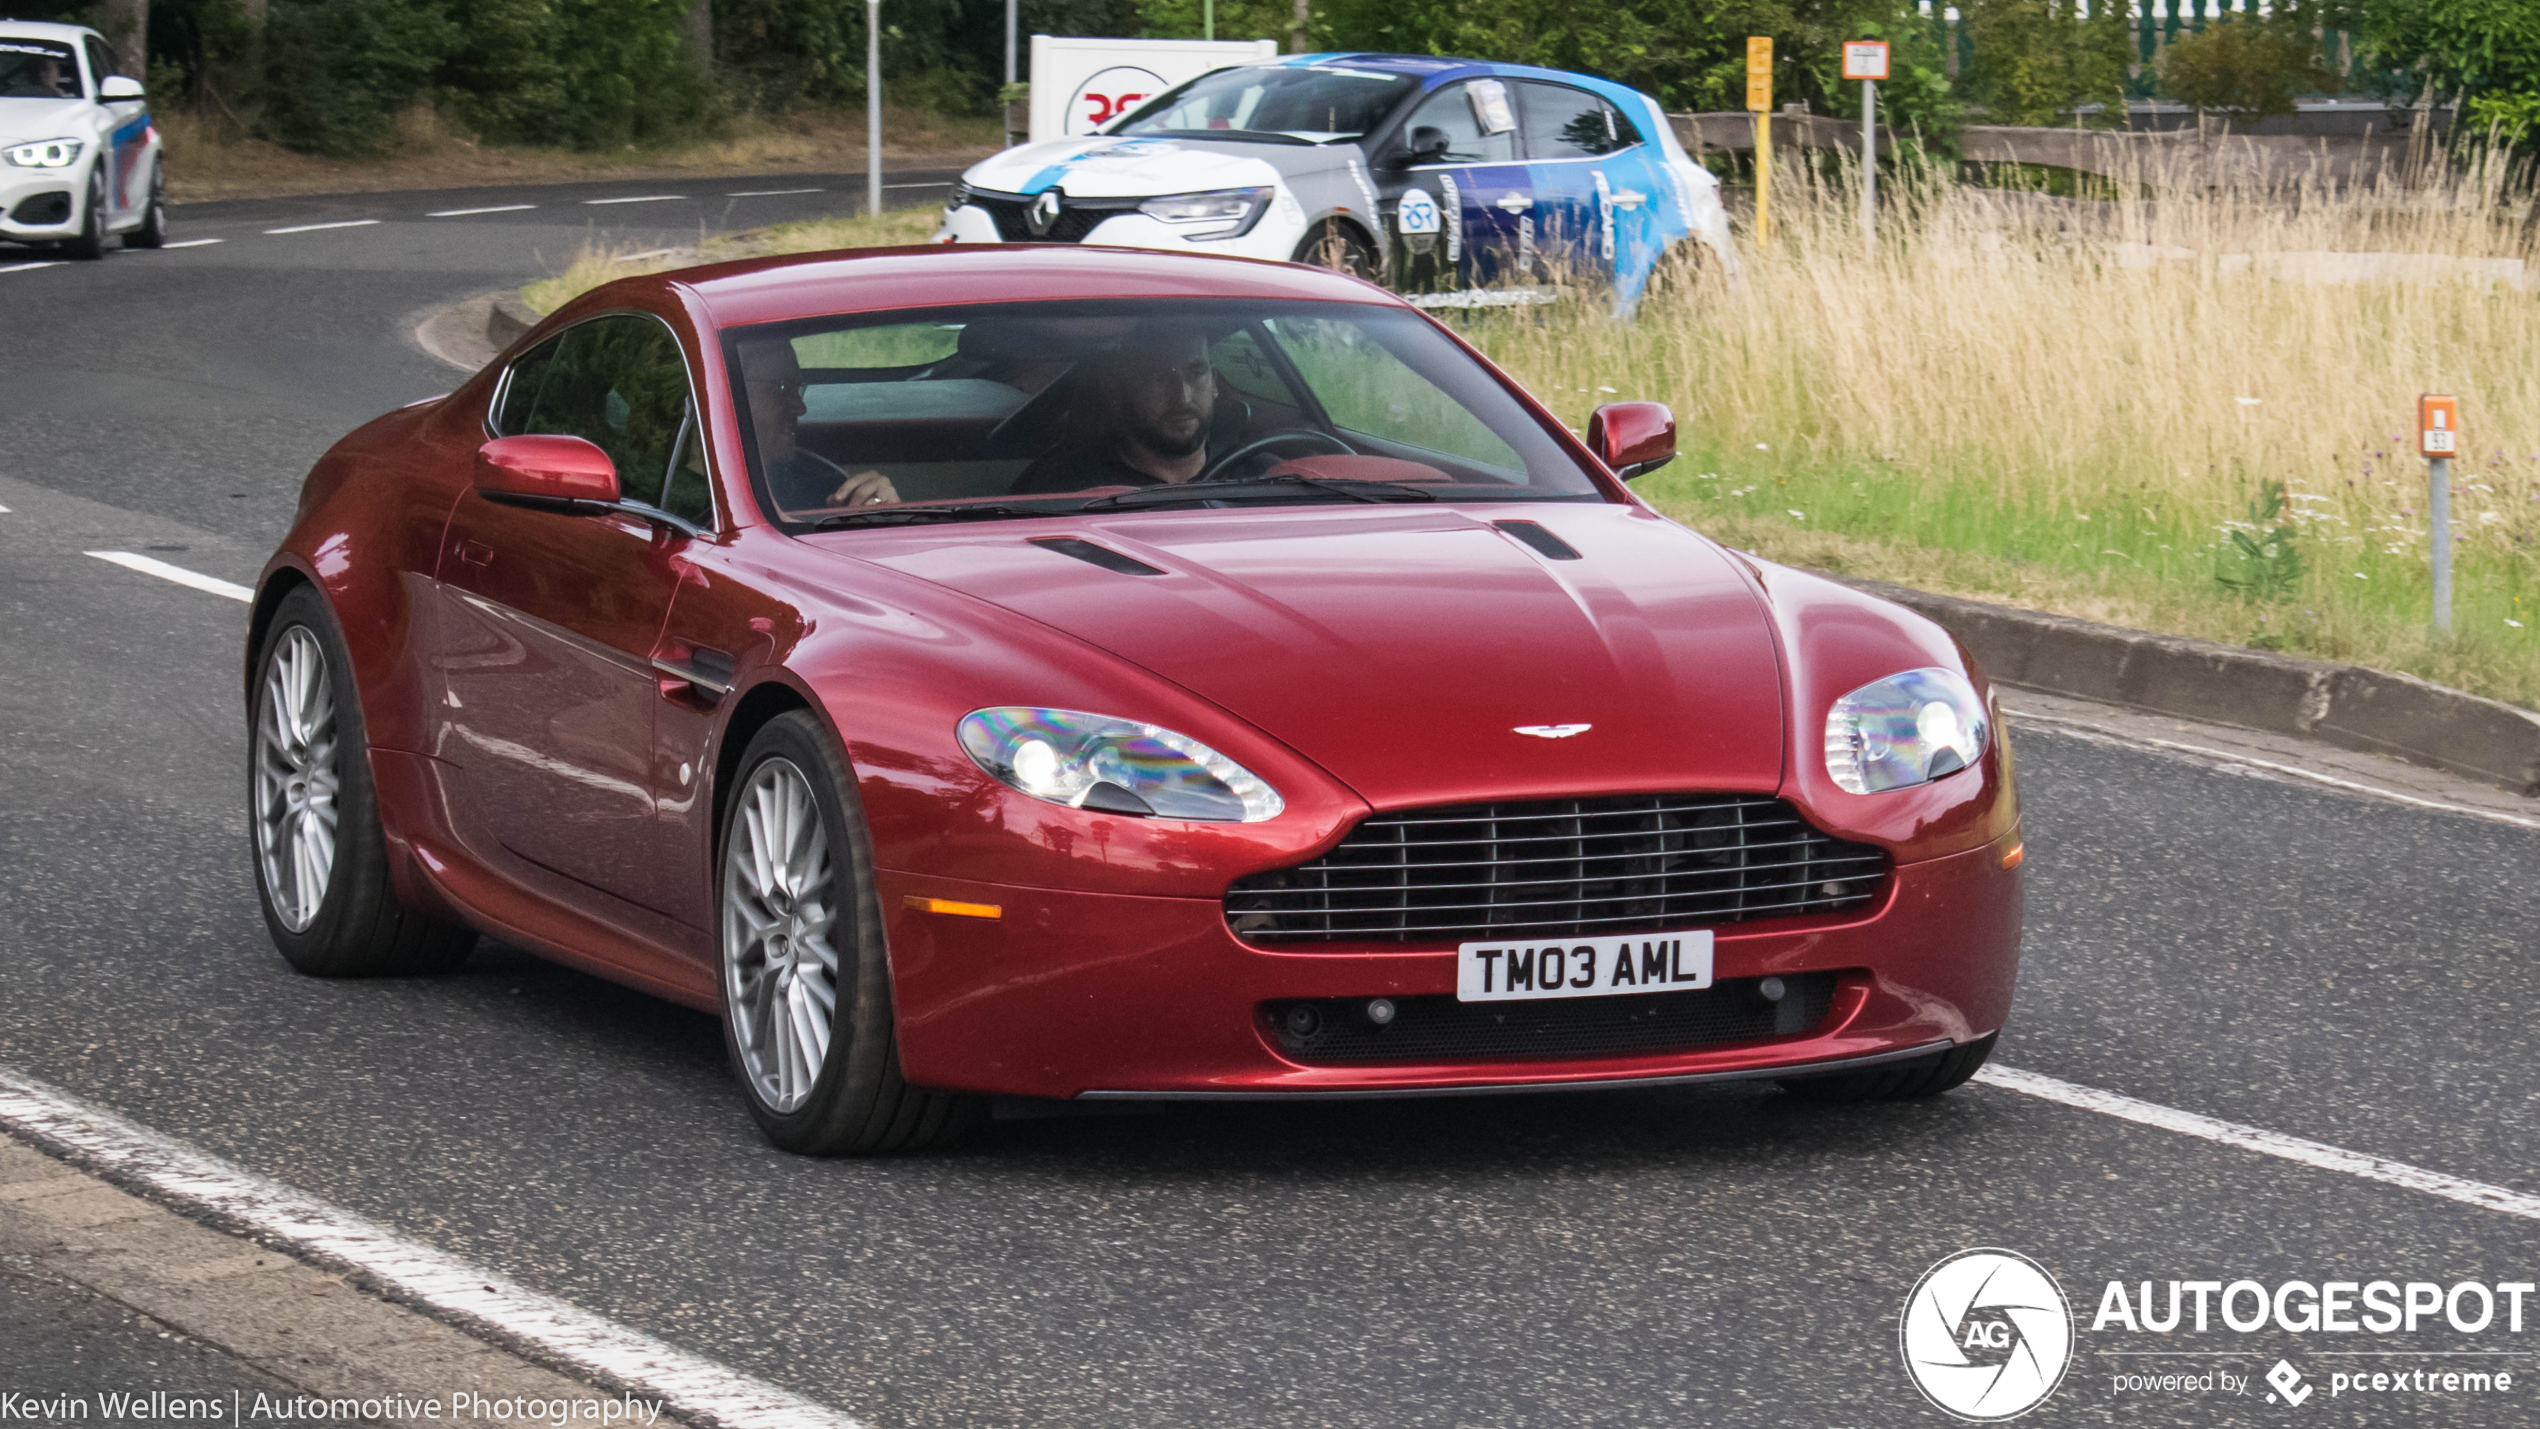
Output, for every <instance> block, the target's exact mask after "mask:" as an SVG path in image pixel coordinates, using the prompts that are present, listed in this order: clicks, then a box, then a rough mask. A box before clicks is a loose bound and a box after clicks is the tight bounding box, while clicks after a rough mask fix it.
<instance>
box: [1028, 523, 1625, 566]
mask: <svg viewBox="0 0 2540 1429" xmlns="http://www.w3.org/2000/svg"><path fill="white" fill-rule="evenodd" d="M1549 534H1550V533H1548V532H1547V533H1546V535H1547V536H1548V535H1549ZM1032 544H1033V545H1035V546H1038V547H1040V548H1042V549H1043V550H1047V551H1056V552H1058V553H1059V554H1060V555H1062V556H1074V557H1075V558H1076V559H1078V560H1080V561H1083V562H1085V563H1086V564H1087V565H1094V566H1100V567H1102V568H1103V569H1104V570H1106V571H1117V572H1119V573H1120V574H1122V575H1124V576H1160V575H1162V574H1164V572H1163V571H1161V570H1158V569H1157V568H1155V567H1154V566H1150V565H1148V564H1147V563H1146V562H1144V561H1141V560H1139V559H1137V558H1136V557H1134V556H1124V555H1122V554H1120V553H1119V552H1118V551H1115V550H1113V549H1111V548H1110V547H1109V546H1098V545H1095V544H1094V543H1093V542H1091V541H1080V540H1078V539H1077V538H1075V537H1074V536H1035V537H1034V538H1032ZM1556 544H1557V543H1556ZM1563 549H1565V550H1566V549H1568V548H1567V547H1564V548H1563ZM1573 554H1576V553H1575V552H1574V553H1573Z"/></svg>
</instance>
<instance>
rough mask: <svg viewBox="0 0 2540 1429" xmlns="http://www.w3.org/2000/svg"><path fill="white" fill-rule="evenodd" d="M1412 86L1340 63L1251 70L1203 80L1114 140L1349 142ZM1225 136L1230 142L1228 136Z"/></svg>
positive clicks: (1146, 110)
mask: <svg viewBox="0 0 2540 1429" xmlns="http://www.w3.org/2000/svg"><path fill="white" fill-rule="evenodd" d="M1418 84H1419V81H1418V80H1415V79H1413V78H1411V77H1410V76H1409V75H1400V74H1380V73H1378V72H1376V71H1375V70H1367V69H1351V68H1349V67H1347V66H1345V65H1258V66H1246V67H1244V68H1241V69H1221V70H1218V71H1216V72H1215V73H1213V74H1204V75H1201V76H1200V77H1199V78H1197V79H1195V80H1192V81H1191V82H1190V83H1188V84H1185V85H1183V86H1181V87H1180V88H1178V89H1171V90H1167V91H1165V92H1164V93H1163V94H1160V95H1158V96H1156V97H1155V98H1154V99H1152V100H1150V101H1148V102H1147V104H1146V105H1145V106H1144V107H1143V108H1141V109H1139V110H1138V111H1137V112H1135V113H1133V114H1131V115H1130V116H1129V117H1128V118H1126V119H1124V120H1121V121H1120V122H1119V123H1117V124H1115V125H1113V126H1112V127H1111V129H1110V130H1109V131H1108V132H1110V133H1113V134H1192V133H1207V132H1209V131H1212V130H1214V131H1232V133H1250V134H1275V135H1278V136H1280V137H1282V138H1288V139H1301V140H1303V141H1305V142H1306V143H1309V144H1324V143H1329V142H1331V141H1332V140H1334V139H1356V138H1359V137H1360V136H1362V135H1364V134H1366V133H1367V132H1368V131H1370V130H1372V129H1374V128H1375V127H1376V126H1377V125H1379V124H1382V123H1383V122H1384V121H1385V116H1386V115H1388V114H1391V113H1392V112H1393V107H1394V106H1395V105H1396V104H1398V103H1400V102H1401V101H1402V99H1403V98H1404V96H1406V95H1408V94H1410V93H1411V91H1412V90H1413V89H1414V88H1416V87H1417V86H1418ZM1229 137H1232V134H1231V133H1230V135H1229Z"/></svg>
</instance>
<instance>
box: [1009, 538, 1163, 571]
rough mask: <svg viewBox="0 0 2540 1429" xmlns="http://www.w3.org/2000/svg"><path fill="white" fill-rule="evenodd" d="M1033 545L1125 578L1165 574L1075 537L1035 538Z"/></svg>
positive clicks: (1108, 548) (1132, 557)
mask: <svg viewBox="0 0 2540 1429" xmlns="http://www.w3.org/2000/svg"><path fill="white" fill-rule="evenodd" d="M1032 544H1033V545H1035V546H1038V547H1040V548H1041V549H1043V550H1045V551H1056V552H1058V553H1059V554H1060V555H1062V556H1074V557H1075V558H1076V559H1078V560H1080V561H1083V562H1084V563H1085V564H1087V565H1091V566H1100V567H1102V568H1103V569H1104V570H1106V571H1117V572H1119V573H1120V574H1121V575H1124V576H1160V575H1162V574H1164V572H1163V571H1162V570H1160V569H1158V568H1157V567H1154V566H1150V565H1148V564H1147V563H1146V562H1144V561H1141V560H1139V559H1138V558H1137V557H1135V556H1124V555H1122V554H1120V553H1119V552H1118V551H1115V550H1113V549H1111V548H1110V547H1109V546H1098V545H1095V544H1094V543H1093V542H1091V541H1081V540H1078V539H1077V538H1076V537H1074V536H1038V537H1034V538H1033V541H1032Z"/></svg>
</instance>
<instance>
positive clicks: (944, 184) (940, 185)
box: [882, 179, 953, 189]
mask: <svg viewBox="0 0 2540 1429" xmlns="http://www.w3.org/2000/svg"><path fill="white" fill-rule="evenodd" d="M952 186H953V181H952V180H951V179H938V180H936V181H935V182H933V183H931V184H884V185H883V186H882V187H884V188H886V189H948V188H951V187H952Z"/></svg>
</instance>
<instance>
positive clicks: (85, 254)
mask: <svg viewBox="0 0 2540 1429" xmlns="http://www.w3.org/2000/svg"><path fill="white" fill-rule="evenodd" d="M105 163H106V161H105V160H104V159H99V160H98V161H97V162H96V163H95V164H92V165H90V166H89V170H88V221H87V222H86V223H83V224H81V225H80V229H79V236H78V237H77V238H72V239H67V240H65V241H64V242H63V244H62V252H64V253H65V254H68V255H69V256H71V257H73V258H77V259H79V260H81V261H82V262H86V261H88V260H90V259H95V258H103V257H105V256H106V170H105Z"/></svg>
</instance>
